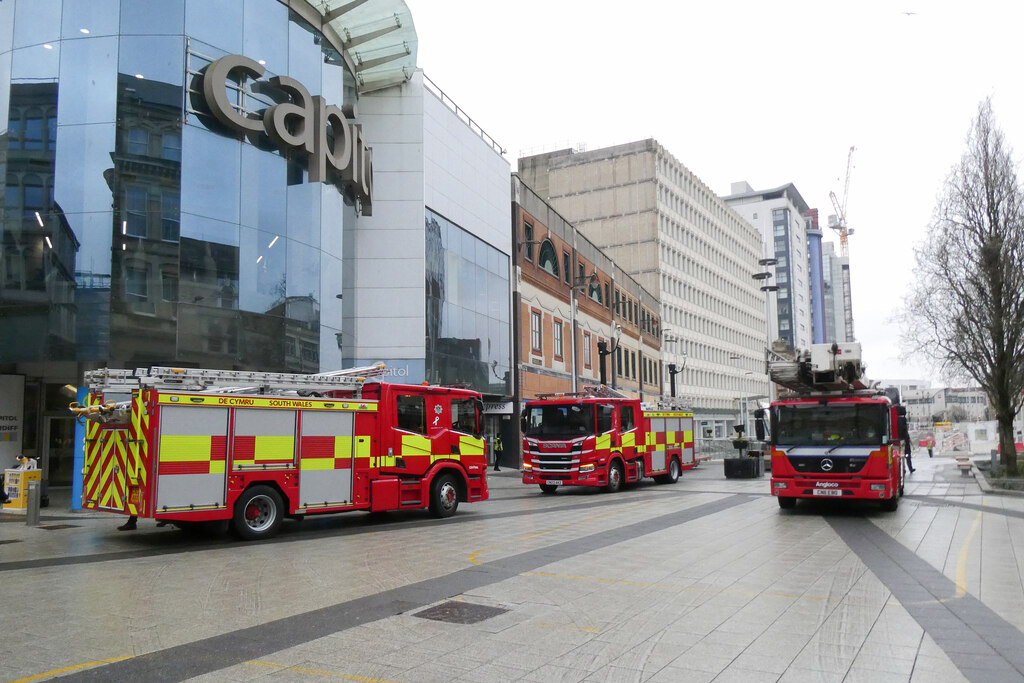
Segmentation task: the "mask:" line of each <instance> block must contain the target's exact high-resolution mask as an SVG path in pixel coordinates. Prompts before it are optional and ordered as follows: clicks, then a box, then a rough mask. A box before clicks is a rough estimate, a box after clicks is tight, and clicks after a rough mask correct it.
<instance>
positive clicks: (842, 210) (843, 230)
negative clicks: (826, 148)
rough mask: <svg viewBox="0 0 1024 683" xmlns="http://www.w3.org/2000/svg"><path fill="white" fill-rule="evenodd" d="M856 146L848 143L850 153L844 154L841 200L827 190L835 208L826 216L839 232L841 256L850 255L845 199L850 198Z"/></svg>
mask: <svg viewBox="0 0 1024 683" xmlns="http://www.w3.org/2000/svg"><path fill="white" fill-rule="evenodd" d="M855 149H856V147H854V146H853V145H850V153H849V154H847V155H846V182H845V183H844V184H843V201H842V203H840V202H839V199H837V198H836V193H835V192H829V193H828V196H829V197H830V198H831V199H832V207H833V208H834V209H835V210H836V213H835V215H834V216H829V217H828V227H830V228H832V229H833V230H835V231H836V232H838V233H839V248H840V252H841V253H842V255H843V256H849V255H850V245H849V242H848V240H849V237H850V235H852V234H853V230H851V229H850V228H848V227H847V225H846V200H847V199H849V198H850V170H851V169H852V168H853V150H855Z"/></svg>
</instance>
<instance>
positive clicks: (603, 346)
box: [597, 324, 622, 389]
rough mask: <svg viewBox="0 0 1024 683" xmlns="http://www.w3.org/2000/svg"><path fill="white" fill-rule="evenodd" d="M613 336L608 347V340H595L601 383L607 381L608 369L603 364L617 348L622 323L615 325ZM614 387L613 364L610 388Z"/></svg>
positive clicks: (604, 383)
mask: <svg viewBox="0 0 1024 683" xmlns="http://www.w3.org/2000/svg"><path fill="white" fill-rule="evenodd" d="M614 334H615V338H614V339H613V340H612V341H613V343H612V345H611V347H610V348H609V346H608V342H606V341H604V340H602V341H599V342H597V355H598V356H599V357H600V374H601V384H602V385H606V384H607V383H608V371H607V368H606V366H605V359H606V358H608V356H610V355H612V354H613V353H615V351H616V349H618V348H619V341H620V339H621V338H622V325H619V324H616V325H615V333H614ZM614 388H615V366H614V365H613V366H612V389H614Z"/></svg>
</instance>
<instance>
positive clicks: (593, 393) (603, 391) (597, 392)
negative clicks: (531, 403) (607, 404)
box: [537, 384, 629, 400]
mask: <svg viewBox="0 0 1024 683" xmlns="http://www.w3.org/2000/svg"><path fill="white" fill-rule="evenodd" d="M572 396H579V397H581V398H629V396H626V395H625V394H623V393H622V392H620V391H616V390H615V389H610V388H609V387H606V386H605V385H603V384H602V385H601V386H599V387H594V386H589V385H588V386H585V387H583V391H575V392H559V393H555V394H537V398H539V399H541V400H544V399H549V398H563V397H572Z"/></svg>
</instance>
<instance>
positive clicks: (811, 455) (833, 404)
mask: <svg viewBox="0 0 1024 683" xmlns="http://www.w3.org/2000/svg"><path fill="white" fill-rule="evenodd" d="M768 365H769V368H768V370H769V375H770V377H771V379H772V381H773V382H775V384H776V385H779V386H781V387H783V388H785V389H788V390H789V391H788V392H783V393H782V394H781V395H780V396H779V399H778V400H776V401H774V402H772V404H771V407H770V408H769V409H768V413H769V414H768V418H769V425H768V427H770V428H769V429H768V430H767V434H766V425H765V411H764V410H758V411H757V412H756V413H755V429H756V431H757V438H758V440H762V441H764V440H767V446H768V448H769V449H770V453H771V459H772V460H771V467H772V495H773V496H776V497H777V498H778V501H779V507H781V508H792V507H793V506H794V505H796V501H797V499H798V498H818V499H821V498H826V499H841V500H855V499H859V500H876V501H880V502H881V504H882V508H883V509H884V510H887V511H893V510H895V509H896V508H897V506H898V505H899V499H900V496H902V495H903V448H904V443H905V441H906V440H907V439H908V438H909V437H908V435H907V427H906V424H907V423H906V417H905V408H904V407H903V406H902V405H899V398H898V396H896V395H895V394H893V393H888V394H887V393H886V392H884V391H881V390H878V389H876V388H873V387H872V386H870V383H869V382H868V381H867V380H865V379H864V366H863V364H862V362H861V351H860V344H858V343H848V344H814V345H813V346H812V347H811V348H810V349H809V350H808V351H804V352H802V353H800V354H799V355H798V356H797V358H796V359H795V360H787V359H779V360H775V361H771V362H769V364H768Z"/></svg>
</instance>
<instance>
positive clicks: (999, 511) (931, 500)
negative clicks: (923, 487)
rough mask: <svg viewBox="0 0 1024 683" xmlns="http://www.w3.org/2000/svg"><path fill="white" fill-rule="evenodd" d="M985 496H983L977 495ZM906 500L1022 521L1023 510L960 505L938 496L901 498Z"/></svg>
mask: <svg viewBox="0 0 1024 683" xmlns="http://www.w3.org/2000/svg"><path fill="white" fill-rule="evenodd" d="M978 495H979V496H980V495H985V494H980V493H979V494H978ZM903 497H904V498H906V499H907V500H915V501H920V502H922V503H925V504H926V505H927V504H931V505H939V506H942V507H947V506H948V507H958V508H964V509H966V510H977V511H978V512H984V513H987V514H992V515H1003V516H1004V517H1016V518H1017V519H1024V510H1007V509H1006V508H999V507H993V506H991V505H978V504H977V503H960V502H954V501H949V500H946V499H944V498H941V497H939V496H918V495H907V496H903Z"/></svg>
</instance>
